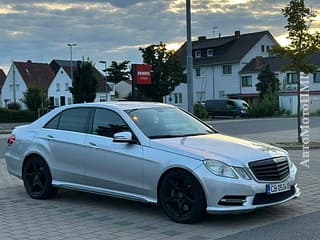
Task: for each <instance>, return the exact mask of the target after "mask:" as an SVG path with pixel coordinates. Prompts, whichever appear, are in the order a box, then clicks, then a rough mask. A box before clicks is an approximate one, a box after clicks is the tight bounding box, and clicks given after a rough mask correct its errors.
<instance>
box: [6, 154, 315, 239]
mask: <svg viewBox="0 0 320 240" xmlns="http://www.w3.org/2000/svg"><path fill="white" fill-rule="evenodd" d="M290 154H291V156H292V159H293V160H294V161H295V162H297V163H298V162H299V161H300V155H301V151H291V152H290ZM316 156H317V157H318V159H315V158H316ZM319 156H320V150H313V151H312V156H311V158H312V159H314V160H313V161H312V162H311V168H310V169H306V168H304V167H302V166H299V165H298V168H299V170H300V171H299V183H300V186H301V188H302V193H303V195H302V197H301V198H299V199H296V200H294V201H291V202H288V203H285V204H283V205H280V206H275V207H271V208H267V209H262V210H259V211H256V212H252V213H246V214H241V215H220V216H217V215H216V216H209V217H207V218H206V219H205V220H204V221H202V222H200V223H198V224H194V225H183V224H177V223H174V222H172V221H170V220H169V219H168V218H167V217H166V216H165V215H164V214H163V213H162V211H161V209H159V208H158V207H157V206H153V205H147V204H142V203H135V202H131V201H126V200H119V199H114V198H109V197H104V196H98V195H93V194H87V193H79V192H73V191H67V190H62V191H60V193H59V195H58V197H57V198H54V199H52V200H45V201H40V200H33V199H30V198H29V197H28V196H27V195H26V193H25V191H24V188H23V185H22V182H21V181H19V180H17V179H15V178H13V177H11V176H9V175H8V174H7V172H6V166H5V161H4V160H3V159H0V239H197V240H203V239H218V238H221V237H225V236H228V235H231V234H235V233H240V232H243V231H245V230H250V229H254V228H257V227H261V226H265V225H267V224H270V223H275V222H278V221H280V220H285V219H290V218H292V217H295V216H300V215H304V214H307V213H313V212H317V211H319V210H320V204H319V199H320V184H319V170H320V160H319ZM296 230H297V231H298V229H296ZM255 239H258V238H255Z"/></svg>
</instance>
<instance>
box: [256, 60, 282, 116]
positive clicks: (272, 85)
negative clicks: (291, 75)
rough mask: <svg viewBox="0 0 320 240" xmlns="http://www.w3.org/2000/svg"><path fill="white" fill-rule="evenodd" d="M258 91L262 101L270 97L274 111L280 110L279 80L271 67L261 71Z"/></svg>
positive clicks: (257, 86)
mask: <svg viewBox="0 0 320 240" xmlns="http://www.w3.org/2000/svg"><path fill="white" fill-rule="evenodd" d="M256 89H257V91H258V92H259V98H260V100H261V99H263V98H265V97H268V98H269V99H272V102H273V105H274V109H275V110H276V109H278V105H279V104H278V103H279V101H278V93H279V79H278V78H277V77H276V75H275V73H274V72H272V71H271V69H270V65H266V66H265V67H263V68H262V69H261V72H260V73H259V75H258V83H257V84H256Z"/></svg>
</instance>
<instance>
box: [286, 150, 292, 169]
mask: <svg viewBox="0 0 320 240" xmlns="http://www.w3.org/2000/svg"><path fill="white" fill-rule="evenodd" d="M287 159H288V164H289V169H291V168H292V167H293V162H292V161H291V159H290V157H289V154H288V155H287Z"/></svg>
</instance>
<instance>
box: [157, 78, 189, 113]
mask: <svg viewBox="0 0 320 240" xmlns="http://www.w3.org/2000/svg"><path fill="white" fill-rule="evenodd" d="M187 86H188V85H187V84H186V83H181V84H179V85H178V86H177V87H176V88H175V90H174V91H173V92H172V93H171V94H170V95H167V96H164V97H163V102H164V103H167V104H172V105H175V106H178V107H182V108H184V109H186V110H187V109H188V90H187Z"/></svg>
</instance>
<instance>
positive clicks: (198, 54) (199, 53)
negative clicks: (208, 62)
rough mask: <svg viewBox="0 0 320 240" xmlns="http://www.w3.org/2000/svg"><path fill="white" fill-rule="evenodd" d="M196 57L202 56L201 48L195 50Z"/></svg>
mask: <svg viewBox="0 0 320 240" xmlns="http://www.w3.org/2000/svg"><path fill="white" fill-rule="evenodd" d="M195 57H196V58H201V51H200V50H197V51H195Z"/></svg>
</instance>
